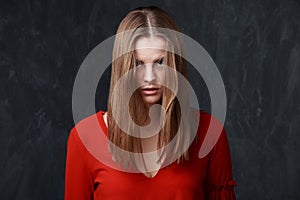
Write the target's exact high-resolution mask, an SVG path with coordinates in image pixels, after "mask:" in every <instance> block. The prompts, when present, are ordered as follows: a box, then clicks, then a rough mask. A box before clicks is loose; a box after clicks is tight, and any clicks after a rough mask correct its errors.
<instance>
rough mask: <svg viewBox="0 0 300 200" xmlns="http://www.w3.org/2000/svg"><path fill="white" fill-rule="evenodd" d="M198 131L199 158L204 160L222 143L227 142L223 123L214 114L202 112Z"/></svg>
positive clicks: (200, 112) (199, 112)
mask: <svg viewBox="0 0 300 200" xmlns="http://www.w3.org/2000/svg"><path fill="white" fill-rule="evenodd" d="M198 114H199V124H198V131H197V144H198V145H197V146H198V150H199V157H200V158H203V157H205V156H206V155H208V154H209V153H210V152H211V151H212V150H214V149H215V148H216V146H219V145H220V144H222V143H226V142H227V137H226V133H225V129H224V126H223V123H222V122H221V121H220V120H219V119H217V118H216V117H215V116H213V115H212V114H210V113H208V112H206V111H203V110H200V111H198Z"/></svg>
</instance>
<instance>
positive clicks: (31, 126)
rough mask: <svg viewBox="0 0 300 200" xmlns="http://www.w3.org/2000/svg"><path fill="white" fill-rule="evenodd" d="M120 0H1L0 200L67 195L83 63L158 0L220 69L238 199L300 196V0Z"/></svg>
mask: <svg viewBox="0 0 300 200" xmlns="http://www.w3.org/2000/svg"><path fill="white" fill-rule="evenodd" d="M120 2H122V3H118V1H114V0H110V1H76V2H75V1H58V0H52V1H38V0H36V1H28V0H24V1H18V2H17V1H6V2H4V1H1V3H0V6H1V8H0V50H1V51H0V159H1V163H0V199H5V200H6V199H9V200H11V199H37V200H40V199H45V200H47V199H49V200H50V199H51V200H53V199H63V190H64V170H65V153H66V141H67V137H68V134H69V131H70V129H71V127H72V126H73V118H72V110H71V101H72V99H71V95H72V87H73V82H74V79H75V76H76V73H77V70H78V69H79V66H80V64H81V63H82V61H83V60H84V58H85V56H87V54H88V53H89V52H90V51H91V50H92V49H93V48H94V47H95V46H96V45H97V44H99V43H100V42H101V41H103V40H104V39H106V38H107V37H109V36H111V35H113V34H114V33H115V31H116V29H117V26H118V24H119V22H120V20H121V19H122V17H124V15H125V14H126V13H127V12H128V11H129V10H130V9H132V8H135V7H137V6H141V5H150V4H152V5H159V6H161V7H162V8H164V9H165V10H166V11H167V12H168V13H170V14H171V15H172V16H173V18H174V19H175V21H176V22H177V23H178V25H179V26H180V27H181V31H182V32H183V33H185V34H187V35H189V36H191V37H192V38H194V39H195V40H197V41H198V42H199V43H200V44H201V45H202V46H204V47H205V49H206V50H207V51H208V52H209V53H210V55H211V56H212V58H213V59H214V61H215V62H216V64H217V66H218V67H219V70H220V72H221V74H222V77H223V80H224V83H225V86H226V91H227V97H228V112H227V118H226V124H225V127H226V130H227V132H228V137H229V142H230V147H231V152H232V160H233V170H234V171H233V172H234V177H235V179H236V180H237V182H238V187H236V194H237V197H238V199H299V198H300V192H299V189H298V187H299V184H300V173H299V170H300V162H299V156H297V155H298V153H297V152H300V134H299V133H300V125H299V124H300V105H299V103H300V46H299V45H300V3H299V1H296V0H287V1H283V0H281V1H280V0H264V1H263V0H255V1H253V0H244V1H229V0H212V1H210V0H200V1H196V0H193V1H186V2H184V1H181V2H179V1H170V0H168V1H163V3H161V4H159V1H151V2H149V1H120ZM141 2H142V3H141ZM191 74H192V75H193V74H194V73H191ZM108 79H109V70H108V72H107V73H106V74H105V75H104V76H103V77H102V79H101V81H100V83H99V90H101V92H98V93H97V95H96V99H97V108H98V109H105V107H106V106H105V104H106V98H107V91H108ZM193 85H194V86H195V89H196V90H197V91H198V92H197V93H198V94H199V96H200V98H201V100H200V102H201V103H202V105H203V107H204V108H206V109H208V110H209V98H208V97H207V89H206V88H205V84H204V83H203V81H202V82H201V78H200V77H197V76H194V81H193ZM203 91H204V92H203Z"/></svg>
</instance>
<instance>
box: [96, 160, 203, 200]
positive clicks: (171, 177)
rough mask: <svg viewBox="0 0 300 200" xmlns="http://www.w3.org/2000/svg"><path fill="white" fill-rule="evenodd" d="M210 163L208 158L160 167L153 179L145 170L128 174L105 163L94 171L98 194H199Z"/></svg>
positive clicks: (164, 195) (134, 196)
mask: <svg viewBox="0 0 300 200" xmlns="http://www.w3.org/2000/svg"><path fill="white" fill-rule="evenodd" d="M207 162H208V160H207V159H198V158H192V159H191V160H189V161H184V162H182V163H179V164H177V163H176V162H175V163H173V164H171V165H169V166H167V167H164V168H162V169H160V170H159V171H158V172H157V174H156V175H155V176H154V177H153V178H148V177H146V176H145V175H144V174H143V173H127V172H122V171H118V170H115V169H112V168H109V167H103V166H102V167H99V168H98V169H96V170H95V171H94V183H95V184H94V185H95V188H94V189H95V194H96V195H97V196H101V197H110V198H111V197H115V198H111V199H124V196H125V197H126V198H125V199H129V198H140V197H145V196H147V197H148V196H151V197H152V198H155V197H159V198H160V199H161V197H162V196H163V197H164V198H171V197H172V196H174V197H178V196H181V195H183V196H194V195H195V196H199V193H203V191H202V190H203V180H204V177H205V172H206V165H207ZM122 196H123V198H122ZM191 199H192V198H191Z"/></svg>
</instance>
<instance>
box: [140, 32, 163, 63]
mask: <svg viewBox="0 0 300 200" xmlns="http://www.w3.org/2000/svg"><path fill="white" fill-rule="evenodd" d="M165 53H166V42H165V40H164V39H163V38H161V37H155V36H153V37H141V38H139V39H138V40H137V41H136V43H135V55H136V57H137V58H138V59H139V60H142V61H149V62H151V61H153V59H157V58H159V57H162V56H163V55H164V54H165Z"/></svg>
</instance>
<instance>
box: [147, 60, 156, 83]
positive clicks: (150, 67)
mask: <svg viewBox="0 0 300 200" xmlns="http://www.w3.org/2000/svg"><path fill="white" fill-rule="evenodd" d="M154 80H155V73H154V70H153V64H152V63H148V64H145V72H144V81H145V82H153V81H154Z"/></svg>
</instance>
